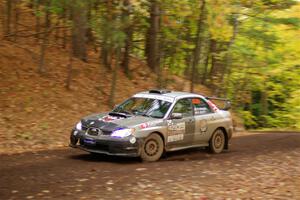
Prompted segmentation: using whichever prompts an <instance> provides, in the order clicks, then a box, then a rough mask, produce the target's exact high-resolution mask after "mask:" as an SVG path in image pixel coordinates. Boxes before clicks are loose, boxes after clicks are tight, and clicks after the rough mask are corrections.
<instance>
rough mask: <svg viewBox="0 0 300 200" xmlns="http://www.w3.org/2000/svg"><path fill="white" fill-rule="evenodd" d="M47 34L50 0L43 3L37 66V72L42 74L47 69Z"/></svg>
mask: <svg viewBox="0 0 300 200" xmlns="http://www.w3.org/2000/svg"><path fill="white" fill-rule="evenodd" d="M49 35H50V0H47V1H46V5H45V31H44V34H43V38H42V44H41V51H40V52H41V53H40V62H39V66H38V72H39V74H43V73H45V72H46V71H47V69H46V67H45V54H46V48H47V46H48V42H49V38H48V37H49Z"/></svg>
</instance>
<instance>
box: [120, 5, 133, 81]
mask: <svg viewBox="0 0 300 200" xmlns="http://www.w3.org/2000/svg"><path fill="white" fill-rule="evenodd" d="M124 6H125V9H124V11H123V19H124V20H125V21H128V25H127V27H126V28H125V30H124V32H125V34H126V40H125V52H124V57H123V61H122V68H123V70H124V72H125V74H126V75H127V77H129V78H130V70H129V58H130V51H131V47H132V34H133V32H132V29H133V28H132V26H131V24H130V22H129V18H130V10H129V9H130V0H124Z"/></svg>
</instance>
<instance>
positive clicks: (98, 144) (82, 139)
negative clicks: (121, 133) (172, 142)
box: [69, 130, 141, 157]
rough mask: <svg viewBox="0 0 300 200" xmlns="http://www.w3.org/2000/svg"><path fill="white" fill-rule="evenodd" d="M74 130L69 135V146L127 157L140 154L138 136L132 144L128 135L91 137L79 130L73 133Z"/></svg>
mask: <svg viewBox="0 0 300 200" xmlns="http://www.w3.org/2000/svg"><path fill="white" fill-rule="evenodd" d="M74 131H75V130H73V131H72V133H71V136H70V145H69V146H70V147H73V148H79V149H81V150H84V151H87V152H91V153H99V154H106V155H116V156H129V157H138V156H139V155H140V146H141V140H140V139H138V138H137V139H136V142H135V143H134V144H132V143H131V142H130V141H129V140H130V138H131V137H130V136H129V137H126V138H114V137H111V136H98V137H92V136H89V135H86V134H85V133H84V132H80V131H77V134H76V135H74ZM91 141H92V143H91Z"/></svg>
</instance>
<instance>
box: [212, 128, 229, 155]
mask: <svg viewBox="0 0 300 200" xmlns="http://www.w3.org/2000/svg"><path fill="white" fill-rule="evenodd" d="M224 147H225V135H224V132H223V131H222V130H221V129H217V130H216V131H215V132H214V133H213V135H212V137H211V139H210V141H209V150H210V151H211V152H212V153H221V152H222V151H223V149H224Z"/></svg>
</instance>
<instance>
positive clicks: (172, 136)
mask: <svg viewBox="0 0 300 200" xmlns="http://www.w3.org/2000/svg"><path fill="white" fill-rule="evenodd" d="M184 133H185V122H180V123H175V124H174V123H172V121H171V120H169V121H168V139H167V141H168V142H176V141H180V140H183V138H184Z"/></svg>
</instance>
